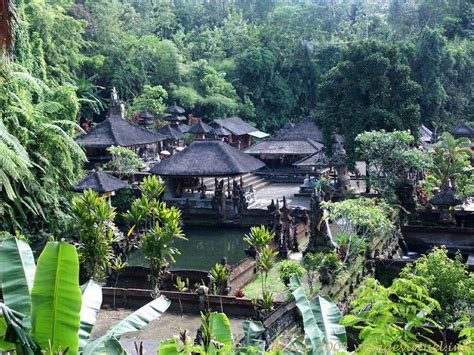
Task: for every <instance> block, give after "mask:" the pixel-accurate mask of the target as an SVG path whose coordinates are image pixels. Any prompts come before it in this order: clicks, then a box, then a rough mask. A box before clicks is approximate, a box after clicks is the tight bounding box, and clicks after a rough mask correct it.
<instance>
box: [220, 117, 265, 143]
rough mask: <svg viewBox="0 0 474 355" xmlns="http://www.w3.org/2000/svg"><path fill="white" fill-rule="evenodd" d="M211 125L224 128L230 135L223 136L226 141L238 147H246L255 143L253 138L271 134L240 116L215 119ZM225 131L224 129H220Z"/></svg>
mask: <svg viewBox="0 0 474 355" xmlns="http://www.w3.org/2000/svg"><path fill="white" fill-rule="evenodd" d="M211 126H212V127H213V128H214V129H219V128H221V129H222V128H223V129H225V130H226V131H227V132H230V133H231V134H230V135H227V136H222V137H225V141H226V142H227V143H229V144H231V145H232V146H234V147H236V148H238V149H241V150H243V149H245V148H247V147H249V146H251V145H252V144H253V138H259V139H261V138H265V137H268V136H269V134H267V133H265V132H262V131H259V130H258V129H256V128H255V127H254V126H252V125H250V124H248V123H247V122H245V121H243V120H242V119H241V118H239V117H229V118H223V119H215V120H214V121H213V122H212V123H211ZM220 132H221V133H223V131H220Z"/></svg>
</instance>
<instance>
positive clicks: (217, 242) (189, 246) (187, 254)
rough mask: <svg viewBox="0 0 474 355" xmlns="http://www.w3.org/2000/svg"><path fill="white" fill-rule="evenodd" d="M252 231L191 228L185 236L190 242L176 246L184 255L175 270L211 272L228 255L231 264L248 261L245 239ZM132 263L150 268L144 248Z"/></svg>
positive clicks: (130, 256)
mask: <svg viewBox="0 0 474 355" xmlns="http://www.w3.org/2000/svg"><path fill="white" fill-rule="evenodd" d="M248 232H249V230H248V229H245V228H220V227H187V228H185V230H184V233H185V235H186V238H187V239H188V240H176V241H175V242H174V244H173V245H174V246H175V247H176V248H178V249H179V250H180V252H181V255H178V256H177V257H176V263H175V264H173V265H172V267H171V268H172V269H194V270H204V271H208V270H209V269H210V268H212V267H213V266H214V265H215V264H216V263H217V262H219V261H220V260H221V259H222V258H223V257H224V256H225V257H227V259H228V262H229V264H235V263H237V262H239V261H240V260H242V259H244V258H245V253H244V249H245V248H246V247H247V245H246V244H245V243H244V241H243V239H242V238H243V236H244V235H245V234H247V233H248ZM128 264H129V265H131V266H148V262H147V260H146V259H145V258H144V257H143V254H142V253H141V251H140V249H137V250H135V251H133V252H132V253H130V255H129V256H128Z"/></svg>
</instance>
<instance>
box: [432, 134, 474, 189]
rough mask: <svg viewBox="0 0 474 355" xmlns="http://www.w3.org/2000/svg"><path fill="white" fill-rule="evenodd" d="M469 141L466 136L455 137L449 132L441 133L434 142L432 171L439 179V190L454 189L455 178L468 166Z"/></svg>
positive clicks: (463, 172) (464, 171)
mask: <svg viewBox="0 0 474 355" xmlns="http://www.w3.org/2000/svg"><path fill="white" fill-rule="evenodd" d="M470 147H471V141H470V140H469V139H467V138H457V139H455V138H454V137H453V136H452V135H451V134H450V133H448V132H445V133H443V135H442V137H441V140H440V141H439V142H438V143H437V144H436V147H435V155H434V159H433V167H432V172H433V175H434V177H435V178H436V179H437V180H439V181H440V184H441V185H440V188H441V190H448V189H453V190H456V179H457V178H458V177H459V176H461V175H463V174H465V173H466V169H468V168H469V166H470V163H469V156H470V154H471V148H470Z"/></svg>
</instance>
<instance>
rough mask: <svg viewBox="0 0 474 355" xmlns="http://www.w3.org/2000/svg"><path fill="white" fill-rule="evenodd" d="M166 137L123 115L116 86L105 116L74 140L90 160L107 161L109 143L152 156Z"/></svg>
mask: <svg viewBox="0 0 474 355" xmlns="http://www.w3.org/2000/svg"><path fill="white" fill-rule="evenodd" d="M164 140H165V137H164V136H163V135H161V134H159V133H153V132H151V131H149V130H147V129H146V128H143V127H140V126H139V125H137V124H134V123H132V122H130V121H129V120H127V119H126V118H125V110H124V106H123V104H122V103H121V102H120V100H119V98H118V95H117V92H116V90H115V88H114V89H113V90H112V94H111V100H110V105H109V113H108V116H107V118H106V119H105V120H104V121H102V122H100V123H98V124H97V125H96V126H95V127H93V128H92V129H90V130H89V131H88V132H86V133H85V134H82V135H80V136H78V137H77V138H76V142H77V143H78V144H79V145H80V146H81V147H84V148H85V149H86V154H87V157H88V158H89V161H91V162H94V161H95V162H98V161H108V160H110V158H111V157H110V155H109V154H108V153H107V148H108V147H111V146H121V147H130V148H133V149H135V150H136V151H137V153H138V154H139V155H140V156H142V157H144V158H148V157H152V158H154V157H155V152H156V151H157V150H158V149H159V148H161V142H162V141H164Z"/></svg>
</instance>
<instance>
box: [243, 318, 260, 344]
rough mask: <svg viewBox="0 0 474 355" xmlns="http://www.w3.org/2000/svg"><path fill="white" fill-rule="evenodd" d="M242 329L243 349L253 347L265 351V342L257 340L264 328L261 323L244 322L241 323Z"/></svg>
mask: <svg viewBox="0 0 474 355" xmlns="http://www.w3.org/2000/svg"><path fill="white" fill-rule="evenodd" d="M242 327H243V328H244V335H245V338H244V339H245V340H244V343H243V344H242V345H243V346H244V347H254V348H256V349H258V350H265V340H261V339H258V337H260V336H261V335H262V334H263V332H264V331H265V327H264V326H263V323H262V322H259V321H249V320H246V321H244V322H243V323H242Z"/></svg>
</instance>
